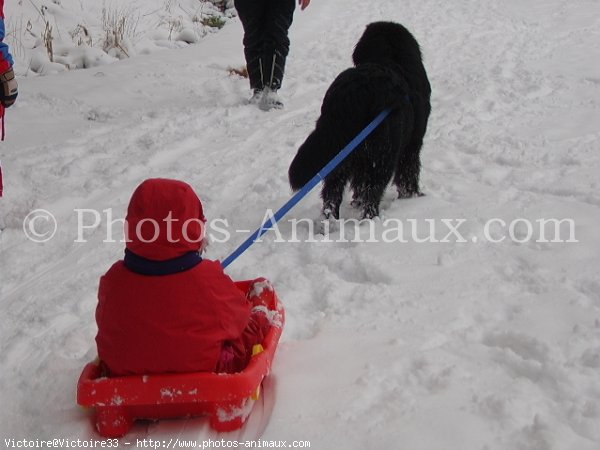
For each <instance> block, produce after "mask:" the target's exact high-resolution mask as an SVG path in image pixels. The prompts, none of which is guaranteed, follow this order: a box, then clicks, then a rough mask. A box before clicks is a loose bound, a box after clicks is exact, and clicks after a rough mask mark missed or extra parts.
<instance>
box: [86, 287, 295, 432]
mask: <svg viewBox="0 0 600 450" xmlns="http://www.w3.org/2000/svg"><path fill="white" fill-rule="evenodd" d="M251 283H252V282H251V281H240V282H236V285H237V286H238V287H239V288H240V289H241V290H242V291H243V292H247V291H248V289H249V287H250V284H251ZM258 295H259V296H261V297H262V298H263V299H264V300H267V302H268V303H267V304H268V305H269V310H270V312H271V317H270V319H271V329H270V330H269V332H268V333H267V336H266V337H265V340H264V342H263V343H262V345H257V346H255V348H254V351H253V356H252V358H251V359H250V363H249V364H248V366H247V367H246V368H245V369H244V370H243V371H242V372H238V373H235V374H225V373H220V374H218V373H211V372H193V373H184V374H165V375H132V376H124V377H110V378H109V377H105V376H103V374H102V368H101V365H100V363H99V362H97V361H96V362H91V363H88V364H87V365H86V366H85V367H84V369H83V372H82V373H81V376H80V377H79V382H78V383H77V403H78V404H79V405H81V406H84V407H90V408H94V409H95V410H96V416H95V421H96V428H97V430H98V432H99V433H100V435H101V436H103V437H107V438H116V437H121V436H124V435H125V434H126V433H127V432H128V431H129V429H130V428H131V426H132V425H133V422H134V421H135V420H137V419H150V420H159V419H172V418H184V417H192V416H202V415H208V416H210V425H211V427H212V428H213V429H215V430H216V431H220V432H221V431H233V430H236V429H238V428H240V427H241V426H242V425H243V424H244V422H245V421H246V419H247V418H248V416H249V415H250V413H251V411H252V406H253V405H254V402H253V400H256V399H257V398H258V396H259V395H260V386H261V383H262V381H263V379H264V378H265V377H266V376H267V375H268V374H269V372H270V370H271V364H272V362H273V357H274V355H275V350H276V348H277V344H278V342H279V337H280V336H281V332H282V331H283V324H284V321H285V311H284V309H283V306H282V305H281V303H280V301H279V298H278V297H277V294H276V293H275V291H274V290H273V288H272V287H271V286H270V285H268V286H265V287H264V288H263V289H262V292H261V293H260V294H258Z"/></svg>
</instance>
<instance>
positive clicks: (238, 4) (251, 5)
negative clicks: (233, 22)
mask: <svg viewBox="0 0 600 450" xmlns="http://www.w3.org/2000/svg"><path fill="white" fill-rule="evenodd" d="M234 5H235V9H236V10H237V13H238V16H239V18H240V21H241V22H242V26H243V27H244V39H243V44H244V56H245V58H246V68H247V70H248V78H249V80H250V88H251V89H254V90H255V91H256V90H262V89H263V88H264V85H265V83H264V80H266V76H265V74H264V73H263V67H262V65H261V63H262V55H263V48H264V38H263V36H264V34H265V23H266V13H267V8H268V7H269V0H235V1H234Z"/></svg>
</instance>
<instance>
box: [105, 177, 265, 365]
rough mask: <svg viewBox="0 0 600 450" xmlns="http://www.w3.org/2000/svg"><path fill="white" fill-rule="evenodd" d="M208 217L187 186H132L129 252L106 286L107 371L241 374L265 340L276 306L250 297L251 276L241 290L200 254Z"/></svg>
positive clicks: (157, 183) (153, 183)
mask: <svg viewBox="0 0 600 450" xmlns="http://www.w3.org/2000/svg"><path fill="white" fill-rule="evenodd" d="M205 223H206V218H205V217H204V212H203V208H202V203H201V202H200V199H199V198H198V196H197V195H196V193H195V192H194V190H193V189H192V187H191V186H190V185H188V184H187V183H184V182H182V181H178V180H169V179H160V178H154V179H149V180H146V181H144V182H143V183H142V184H140V185H139V186H138V188H137V189H136V190H135V192H134V193H133V195H132V197H131V201H130V202H129V207H128V209H127V218H126V231H127V243H126V249H125V257H124V259H123V260H121V261H118V262H116V263H115V264H114V265H113V266H112V267H111V268H110V270H109V271H108V272H107V273H106V274H105V275H104V276H103V277H102V278H101V279H100V286H99V288H98V305H97V307H96V323H97V325H98V334H97V335H96V345H97V348H98V356H99V358H100V361H101V362H102V364H103V368H104V370H105V372H106V374H107V375H108V376H121V375H132V374H157V373H170V372H171V373H182V372H226V373H233V372H238V371H241V370H243V369H244V368H245V366H246V364H247V363H248V361H249V360H250V357H251V355H252V347H253V346H254V345H256V344H259V343H261V342H263V340H264V338H265V336H266V334H267V332H268V330H269V329H270V326H271V324H270V321H269V318H268V317H267V314H268V313H267V309H268V307H269V306H270V305H265V304H264V303H262V302H264V300H262V299H261V298H260V297H259V296H256V295H255V296H252V294H251V292H253V291H254V289H253V286H254V284H253V283H250V284H251V288H250V292H249V293H246V292H242V291H241V290H240V289H239V288H238V286H236V284H234V282H233V281H232V280H231V278H229V277H228V276H227V275H226V274H225V273H224V272H223V267H222V266H221V264H220V263H219V262H218V261H210V260H208V259H204V258H202V256H201V254H202V251H203V250H204V248H205V246H206V238H205V235H204V228H205V225H204V224H205ZM254 282H260V283H261V285H262V283H264V282H266V280H264V279H257V280H254ZM261 285H258V286H261Z"/></svg>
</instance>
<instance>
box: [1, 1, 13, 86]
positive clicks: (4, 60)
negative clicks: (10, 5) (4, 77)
mask: <svg viewBox="0 0 600 450" xmlns="http://www.w3.org/2000/svg"><path fill="white" fill-rule="evenodd" d="M4 35H5V29H4V0H0V74H3V73H4V72H6V71H7V70H8V69H10V68H11V67H12V65H13V60H12V56H11V55H10V53H9V52H8V45H6V44H5V43H4V42H3V40H4Z"/></svg>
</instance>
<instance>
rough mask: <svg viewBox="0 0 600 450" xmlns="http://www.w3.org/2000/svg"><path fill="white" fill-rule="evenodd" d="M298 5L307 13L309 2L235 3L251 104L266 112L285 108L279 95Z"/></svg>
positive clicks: (245, 0)
mask: <svg viewBox="0 0 600 450" xmlns="http://www.w3.org/2000/svg"><path fill="white" fill-rule="evenodd" d="M296 1H297V2H298V5H300V8H301V9H302V10H304V9H305V8H306V7H307V6H308V5H309V3H310V0H235V1H234V5H235V9H236V10H237V12H238V15H239V17H240V20H241V21H242V26H243V27H244V39H243V44H244V56H245V58H246V67H247V70H248V78H249V79H250V89H252V90H253V95H252V98H251V99H250V103H253V104H257V105H258V107H259V108H260V109H262V110H264V111H268V110H270V109H273V108H276V109H281V108H283V103H282V102H281V100H280V99H279V96H278V94H277V91H278V90H279V88H280V87H281V83H282V81H283V73H284V69H285V60H286V57H287V55H288V52H289V49H290V40H289V38H288V30H289V28H290V26H291V24H292V20H293V16H294V9H295V7H296Z"/></svg>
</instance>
